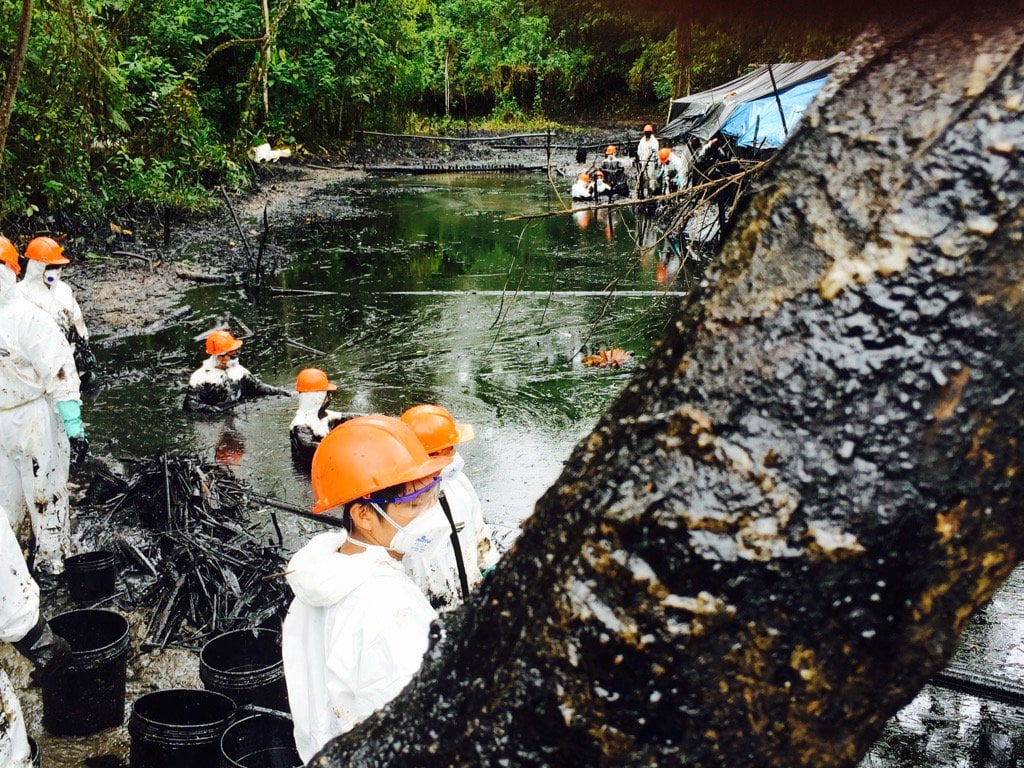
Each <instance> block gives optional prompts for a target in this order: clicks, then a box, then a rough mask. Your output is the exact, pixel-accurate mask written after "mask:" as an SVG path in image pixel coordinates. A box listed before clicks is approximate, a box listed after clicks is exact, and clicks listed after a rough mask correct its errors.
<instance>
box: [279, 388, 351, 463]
mask: <svg viewBox="0 0 1024 768" xmlns="http://www.w3.org/2000/svg"><path fill="white" fill-rule="evenodd" d="M326 394H327V393H326V392H300V393H299V407H298V410H296V412H295V418H293V419H292V423H291V426H290V427H289V430H288V436H289V438H290V440H291V445H292V453H293V455H295V456H297V457H306V458H310V459H311V458H312V456H313V452H314V451H315V450H316V447H317V446H318V445H320V441H321V440H323V439H324V438H325V437H327V433H328V432H330V431H331V430H332V429H334V428H335V427H336V426H338V425H339V424H341V422H343V421H345V420H346V419H348V418H349V417H350V416H351V414H344V413H339V412H338V411H332V410H329V409H327V408H325V407H324V396H325V395H326Z"/></svg>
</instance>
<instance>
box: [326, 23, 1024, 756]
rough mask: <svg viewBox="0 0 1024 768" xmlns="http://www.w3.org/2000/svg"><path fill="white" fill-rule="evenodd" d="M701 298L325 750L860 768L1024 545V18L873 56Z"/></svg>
mask: <svg viewBox="0 0 1024 768" xmlns="http://www.w3.org/2000/svg"><path fill="white" fill-rule="evenodd" d="M826 88H827V92H826V93H825V94H824V98H823V99H822V100H821V101H820V102H819V105H818V106H817V107H816V108H812V110H811V112H809V114H808V116H807V119H805V121H804V122H803V123H802V125H801V127H800V128H799V129H798V130H797V131H796V132H795V134H794V135H793V136H792V137H791V139H790V141H789V143H788V144H787V146H786V147H785V149H784V151H783V153H782V154H781V156H780V157H779V158H778V160H777V162H776V163H775V165H774V166H773V168H772V170H771V172H770V173H769V174H768V176H767V177H766V178H765V179H763V181H762V183H761V188H760V189H759V190H758V192H757V194H756V196H755V197H754V198H753V199H752V201H751V202H750V204H749V206H748V207H747V209H746V211H745V213H744V214H743V216H742V217H741V218H740V220H739V222H738V224H737V226H736V228H735V231H734V232H733V233H732V236H731V237H730V238H729V239H728V240H727V242H726V244H725V247H724V250H723V253H722V254H721V261H720V264H719V265H718V267H717V268H716V269H715V270H714V272H713V274H712V275H711V277H710V279H709V280H708V282H707V284H706V286H705V287H704V288H703V289H701V290H700V291H697V292H695V294H694V295H692V296H691V297H690V298H689V299H688V300H687V303H686V305H685V307H684V308H683V311H682V313H681V314H680V315H679V316H678V318H677V319H676V321H675V323H674V324H673V325H672V326H671V328H670V329H669V331H668V333H667V336H666V337H665V338H664V339H663V340H662V341H661V343H660V344H659V346H658V348H657V349H656V350H655V352H654V353H653V354H652V356H651V358H650V359H649V360H648V361H647V362H646V363H645V365H644V367H643V369H642V370H641V371H640V372H638V374H637V375H636V376H635V377H634V379H633V380H632V381H631V382H630V384H629V385H628V386H627V387H626V389H625V391H624V392H623V393H622V395H621V396H620V397H619V398H618V400H617V401H616V402H615V403H614V404H613V405H612V407H611V408H610V409H609V410H608V412H607V413H606V414H605V415H604V416H603V417H602V419H601V420H600V422H599V424H598V425H597V427H596V428H595V430H594V432H593V433H592V434H591V435H590V436H589V437H587V438H585V439H584V440H583V441H582V442H581V444H580V445H579V446H577V448H576V449H575V451H574V452H573V454H572V456H571V458H570V459H569V461H568V462H567V464H566V466H565V469H564V471H563V473H562V475H561V477H560V478H559V480H558V481H557V482H556V484H555V485H554V487H552V488H551V489H550V490H549V491H548V492H547V493H546V494H545V495H544V496H543V497H542V499H541V500H540V501H539V502H538V504H537V508H536V511H535V514H534V515H533V517H532V518H531V519H530V520H529V521H528V522H527V523H526V524H525V525H524V531H523V534H522V536H521V538H520V539H519V540H518V542H517V543H516V545H515V547H514V548H513V549H512V550H511V551H510V552H509V553H508V554H507V556H506V557H505V559H504V560H503V562H502V563H501V564H500V566H499V567H498V569H497V571H496V572H495V573H494V574H493V575H492V576H490V577H489V579H488V581H487V582H485V584H484V585H483V587H482V588H481V590H480V591H479V592H478V593H477V594H476V595H474V596H473V598H472V599H471V600H470V601H469V602H468V604H467V605H466V606H464V608H463V609H462V610H460V611H459V612H457V613H455V614H454V615H450V616H448V617H447V618H446V620H445V622H444V624H443V625H442V626H440V627H439V628H438V631H437V633H436V637H435V638H434V642H433V644H432V646H431V649H430V650H429V651H428V654H427V658H426V660H425V665H424V668H423V669H422V671H421V673H420V674H419V675H418V676H417V677H416V678H414V679H413V681H412V683H411V684H410V685H409V687H408V688H407V689H406V690H405V691H404V692H403V693H402V694H401V695H400V696H399V697H398V698H397V699H396V700H395V701H394V702H392V704H390V705H389V706H388V707H387V708H386V709H385V710H384V711H383V712H382V713H379V714H378V715H377V716H375V717H373V718H371V719H370V720H368V721H366V722H365V723H363V724H362V725H361V726H359V727H358V728H356V729H355V730H354V731H352V732H350V733H349V734H347V735H346V736H344V737H341V738H339V739H337V740H335V741H334V742H333V743H332V744H330V745H329V746H328V747H327V748H326V749H325V751H324V752H323V753H321V755H319V756H318V757H317V758H316V759H315V760H314V761H313V765H315V766H319V767H320V768H340V767H341V766H349V767H352V766H392V765H393V766H412V765H415V766H470V765H496V766H498V765H500V766H531V767H532V766H538V765H547V766H563V765H587V766H641V765H643V766H661V767H663V766H668V765H692V766H705V767H706V768H707V767H710V766H722V767H723V768H735V767H736V766H778V767H779V768H783V767H786V768H790V767H792V766H808V768H810V767H811V766H813V767H814V768H823V767H831V766H836V767H838V766H852V765H854V764H855V763H856V762H857V761H858V759H859V758H860V756H861V755H862V754H863V753H864V752H865V750H866V749H867V748H868V747H869V745H870V744H871V743H872V741H873V740H874V738H875V737H876V736H877V734H878V733H879V731H880V729H881V727H882V725H883V724H884V722H885V721H886V720H887V719H888V718H889V717H890V716H891V715H892V714H893V713H894V712H895V711H896V710H897V709H898V708H899V707H901V706H902V705H904V704H905V703H906V702H908V701H909V700H910V699H911V697H913V696H914V694H915V693H916V692H917V691H918V690H919V689H920V688H921V686H922V685H923V684H924V683H925V682H926V681H927V679H928V678H929V677H930V675H931V674H932V673H933V672H934V671H936V670H937V669H939V668H940V667H942V666H943V665H944V664H945V663H946V662H947V661H948V659H949V656H950V654H951V652H952V650H953V648H954V645H955V643H956V641H957V638H958V635H959V633H960V631H961V630H962V629H963V627H964V625H965V623H966V622H967V619H968V617H969V616H970V614H971V612H972V611H973V610H974V609H975V608H977V607H978V606H979V605H980V604H982V603H983V602H984V601H985V600H987V599H988V597H989V596H991V595H992V593H993V591H994V590H995V589H996V588H997V586H998V585H999V584H1000V582H1001V581H1002V580H1003V579H1004V578H1005V576H1006V575H1007V574H1008V573H1009V572H1010V571H1011V569H1012V568H1013V567H1014V565H1015V564H1016V563H1017V562H1018V561H1019V559H1020V557H1021V552H1022V546H1024V522H1022V521H1024V516H1022V514H1021V513H1022V499H1024V487H1022V482H1024V473H1022V472H1021V466H1022V461H1024V451H1022V446H1024V424H1022V422H1021V418H1020V414H1021V413H1022V411H1024V391H1022V390H1021V387H1020V381H1021V380H1022V377H1024V333H1022V326H1021V323H1022V303H1021V284H1022V280H1024V270H1022V262H1021V256H1020V254H1021V243H1022V242H1024V173H1022V171H1024V167H1022V153H1021V149H1022V148H1024V102H1022V94H1024V16H1022V15H1021V14H1020V13H1019V12H1018V11H1017V9H1013V8H1011V9H1007V8H1002V9H995V8H990V9H989V10H988V11H987V12H986V13H984V14H978V13H975V12H974V9H971V10H970V11H969V12H964V13H962V14H950V15H948V16H946V17H945V18H942V19H930V18H928V19H924V18H923V19H921V20H920V23H918V24H916V25H913V26H907V27H902V28H899V29H894V28H889V30H888V31H887V32H886V33H881V32H872V33H868V34H866V35H865V36H864V37H862V38H861V39H860V40H859V41H858V43H857V44H856V45H855V46H853V47H852V49H851V51H850V55H849V57H848V59H847V62H846V64H845V65H843V66H842V68H841V69H840V70H839V71H837V72H835V73H834V74H833V76H832V78H831V79H830V82H829V84H828V85H827V86H826Z"/></svg>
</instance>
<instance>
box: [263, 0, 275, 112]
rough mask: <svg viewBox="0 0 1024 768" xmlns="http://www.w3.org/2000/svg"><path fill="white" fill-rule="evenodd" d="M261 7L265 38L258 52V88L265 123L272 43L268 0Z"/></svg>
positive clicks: (267, 109) (267, 108)
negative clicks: (259, 89)
mask: <svg viewBox="0 0 1024 768" xmlns="http://www.w3.org/2000/svg"><path fill="white" fill-rule="evenodd" d="M260 4H261V6H262V10H263V35H264V37H265V38H266V39H265V40H264V41H263V48H262V49H261V51H260V87H261V90H262V94H263V120H264V122H266V121H267V120H269V119H270V87H269V78H270V43H271V41H272V38H271V34H270V4H269V2H268V0H261V3H260Z"/></svg>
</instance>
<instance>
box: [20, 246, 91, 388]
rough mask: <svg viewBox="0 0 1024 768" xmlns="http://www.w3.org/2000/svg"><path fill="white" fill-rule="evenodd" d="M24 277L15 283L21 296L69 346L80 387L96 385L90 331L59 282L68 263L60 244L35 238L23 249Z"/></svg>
mask: <svg viewBox="0 0 1024 768" xmlns="http://www.w3.org/2000/svg"><path fill="white" fill-rule="evenodd" d="M25 258H26V259H27V260H28V262H27V264H26V265H25V275H24V276H23V277H22V278H21V282H20V283H18V290H19V291H21V295H22V296H24V297H25V298H26V299H28V300H29V301H31V302H32V303H33V304H35V305H36V306H37V307H39V308H40V309H42V310H44V311H45V312H46V313H47V314H49V315H50V317H52V318H53V319H54V320H55V321H56V323H57V327H58V328H60V330H61V332H62V333H63V334H64V337H65V338H66V339H67V340H68V344H70V345H71V351H72V352H73V353H74V359H75V368H76V370H77V371H78V378H79V380H80V382H81V385H82V387H83V388H86V387H88V386H90V385H91V384H93V383H94V382H95V372H94V368H95V367H96V356H95V355H93V353H92V350H91V349H90V348H89V329H88V328H87V327H86V325H85V318H84V317H83V315H82V308H81V307H79V306H78V301H77V300H76V299H75V294H74V292H73V291H72V290H71V286H69V285H68V284H67V283H65V282H64V281H63V280H61V267H63V266H64V265H65V264H68V263H70V262H69V260H68V258H67V257H66V256H65V255H64V250H63V249H62V248H61V246H60V244H59V243H58V242H57V241H56V240H53V239H52V238H49V237H37V238H34V239H33V240H31V241H30V242H29V244H28V245H27V246H25Z"/></svg>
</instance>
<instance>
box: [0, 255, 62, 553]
mask: <svg viewBox="0 0 1024 768" xmlns="http://www.w3.org/2000/svg"><path fill="white" fill-rule="evenodd" d="M0 272H3V273H8V272H10V270H8V269H7V268H6V267H4V266H0ZM4 278H5V279H6V274H5V276H4ZM65 400H74V401H76V402H81V398H80V396H79V381H78V373H77V372H76V371H75V363H74V359H73V358H72V352H71V347H70V346H68V342H67V339H65V338H64V334H62V333H61V332H60V329H59V328H58V327H57V324H56V323H55V322H54V321H53V319H52V318H51V317H50V316H49V315H48V314H46V313H45V312H44V311H43V310H41V309H39V308H38V307H36V306H35V305H34V304H31V303H29V302H28V301H26V300H25V299H24V298H23V297H22V296H21V294H20V292H19V291H16V290H14V289H13V286H8V287H4V285H3V284H2V283H0V506H2V507H3V508H4V509H6V510H7V515H8V519H9V520H10V523H11V525H12V527H15V528H16V527H17V526H18V524H19V523H20V522H21V520H22V518H23V516H24V514H25V509H26V508H27V509H28V510H29V514H30V517H31V520H32V530H33V532H34V534H35V539H36V550H35V567H36V568H37V569H39V570H41V571H43V572H49V573H61V572H62V571H63V570H64V556H65V555H68V554H70V550H71V529H70V521H69V517H68V515H69V500H68V491H67V481H68V470H69V466H70V463H71V448H70V445H69V443H68V437H67V435H66V434H65V432H64V425H63V422H62V421H61V418H60V416H59V415H58V414H57V410H56V405H57V403H60V402H63V401H65Z"/></svg>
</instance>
